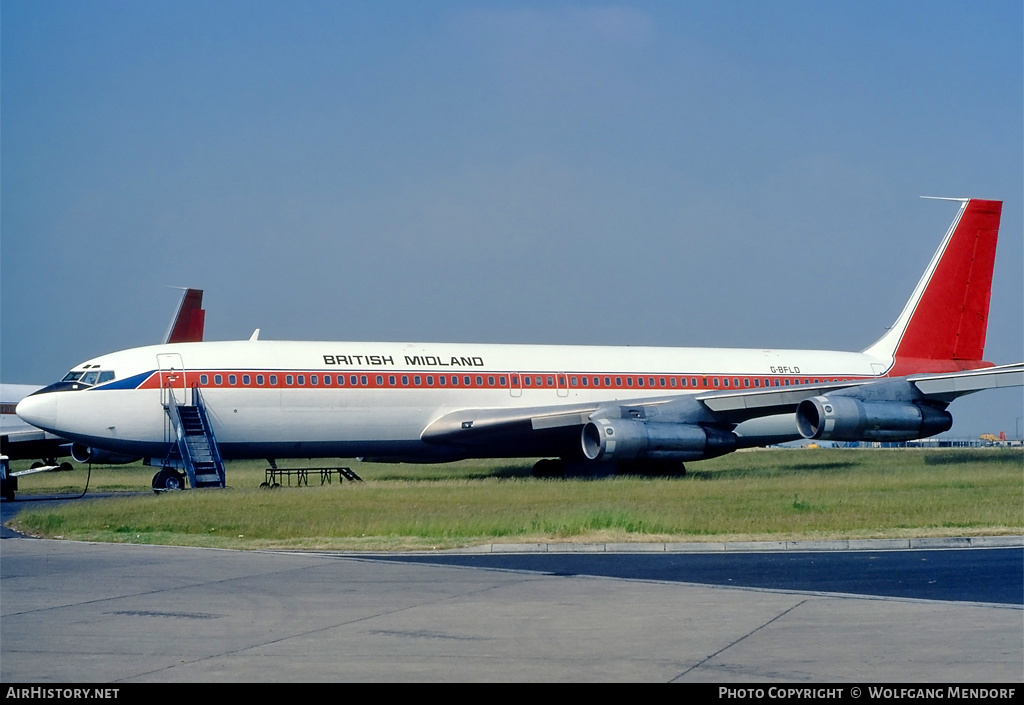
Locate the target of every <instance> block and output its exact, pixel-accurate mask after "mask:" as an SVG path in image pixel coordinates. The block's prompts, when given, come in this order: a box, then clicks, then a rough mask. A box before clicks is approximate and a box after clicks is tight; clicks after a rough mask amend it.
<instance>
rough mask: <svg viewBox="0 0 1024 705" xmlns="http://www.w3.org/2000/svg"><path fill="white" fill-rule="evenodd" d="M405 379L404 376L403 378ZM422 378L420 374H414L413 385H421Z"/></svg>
mask: <svg viewBox="0 0 1024 705" xmlns="http://www.w3.org/2000/svg"><path fill="white" fill-rule="evenodd" d="M403 379H404V378H403ZM420 379H421V377H420V376H419V375H416V376H414V377H413V378H412V383H413V385H415V386H417V387H418V386H420Z"/></svg>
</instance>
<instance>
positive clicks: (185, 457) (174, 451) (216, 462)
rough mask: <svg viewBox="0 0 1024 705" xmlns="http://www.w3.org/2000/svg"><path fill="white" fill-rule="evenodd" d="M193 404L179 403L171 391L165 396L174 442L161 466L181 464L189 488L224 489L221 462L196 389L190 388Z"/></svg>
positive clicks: (201, 396)
mask: <svg viewBox="0 0 1024 705" xmlns="http://www.w3.org/2000/svg"><path fill="white" fill-rule="evenodd" d="M192 401H193V404H191V405H187V404H178V403H177V400H176V399H175V398H174V394H173V391H172V392H171V393H169V394H168V395H167V415H168V416H169V417H170V419H171V425H172V426H173V428H174V436H175V438H176V439H177V443H176V444H175V445H174V446H172V448H171V452H170V453H169V454H168V457H167V459H166V460H165V461H164V464H165V465H179V464H180V466H181V467H182V468H184V470H185V473H186V474H187V475H188V484H189V485H191V486H192V487H196V488H199V487H224V461H223V459H222V458H221V456H220V449H219V448H218V447H217V439H216V438H215V437H214V435H213V427H212V426H211V425H210V419H209V416H207V413H206V405H205V403H204V402H203V395H202V393H201V392H200V391H199V387H193V388H192ZM175 461H177V462H175Z"/></svg>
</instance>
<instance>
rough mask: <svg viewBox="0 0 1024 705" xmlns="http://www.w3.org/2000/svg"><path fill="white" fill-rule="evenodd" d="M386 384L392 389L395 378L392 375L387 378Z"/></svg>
mask: <svg viewBox="0 0 1024 705" xmlns="http://www.w3.org/2000/svg"><path fill="white" fill-rule="evenodd" d="M378 384H379V382H378ZM388 384H390V385H391V386H392V387H394V386H395V376H394V375H389V376H388Z"/></svg>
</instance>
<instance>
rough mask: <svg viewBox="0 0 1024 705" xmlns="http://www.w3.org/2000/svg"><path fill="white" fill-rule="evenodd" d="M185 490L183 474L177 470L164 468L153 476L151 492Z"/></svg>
mask: <svg viewBox="0 0 1024 705" xmlns="http://www.w3.org/2000/svg"><path fill="white" fill-rule="evenodd" d="M183 489H185V474H184V473H183V472H181V471H180V470H178V469H177V468H171V467H165V468H161V469H160V471H159V472H158V473H157V474H156V475H153V491H154V492H168V491H174V490H183Z"/></svg>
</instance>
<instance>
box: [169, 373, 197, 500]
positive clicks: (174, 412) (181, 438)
mask: <svg viewBox="0 0 1024 705" xmlns="http://www.w3.org/2000/svg"><path fill="white" fill-rule="evenodd" d="M178 406H179V404H178V400H177V399H175V397H174V389H173V388H171V387H168V388H167V415H168V416H170V417H171V426H172V427H173V428H174V438H175V440H176V441H177V443H178V453H180V454H181V462H182V465H184V466H185V472H186V473H187V474H188V483H189V486H190V487H195V486H196V470H195V465H194V462H193V460H192V449H191V448H189V447H188V442H187V441H186V440H185V429H184V427H183V426H182V423H181V415H180V413H179V412H178Z"/></svg>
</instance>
